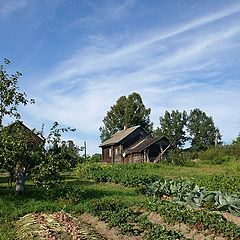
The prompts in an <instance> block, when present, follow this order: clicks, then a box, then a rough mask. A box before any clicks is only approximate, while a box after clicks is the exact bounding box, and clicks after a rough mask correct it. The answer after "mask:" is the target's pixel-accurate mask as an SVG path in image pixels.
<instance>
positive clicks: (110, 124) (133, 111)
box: [99, 92, 153, 141]
mask: <svg viewBox="0 0 240 240" xmlns="http://www.w3.org/2000/svg"><path fill="white" fill-rule="evenodd" d="M150 113H151V109H150V108H146V107H145V105H144V104H143V101H142V98H141V96H140V95H139V94H138V93H136V92H133V93H132V94H130V95H129V96H128V97H126V96H121V97H120V98H119V99H118V100H117V102H116V104H115V105H113V106H111V108H110V110H109V111H108V112H107V115H106V116H105V117H104V119H103V126H102V127H100V129H99V130H100V133H101V135H100V138H101V140H102V141H105V140H107V139H109V138H110V137H111V135H112V134H114V133H116V132H117V131H119V130H122V129H123V128H124V126H127V127H133V126H136V125H140V126H142V127H143V128H145V129H146V130H147V131H149V132H151V131H152V127H153V123H151V121H150Z"/></svg>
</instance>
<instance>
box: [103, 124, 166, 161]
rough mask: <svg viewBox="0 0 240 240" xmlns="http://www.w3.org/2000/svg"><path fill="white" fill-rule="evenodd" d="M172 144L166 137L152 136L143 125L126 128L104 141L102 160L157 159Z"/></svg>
mask: <svg viewBox="0 0 240 240" xmlns="http://www.w3.org/2000/svg"><path fill="white" fill-rule="evenodd" d="M169 144H170V142H169V141H168V139H167V138H166V137H161V138H158V139H155V138H152V137H151V136H150V134H149V133H148V132H147V131H146V130H145V129H144V128H142V127H141V126H134V127H131V128H126V129H124V130H122V131H119V132H117V133H115V134H113V135H112V137H111V138H110V139H108V140H106V141H104V142H103V143H102V144H101V145H100V147H101V148H102V162H107V163H137V162H138V163H143V162H153V161H156V160H157V159H158V158H159V157H160V155H161V153H162V152H163V151H164V149H166V148H167V146H168V145H169Z"/></svg>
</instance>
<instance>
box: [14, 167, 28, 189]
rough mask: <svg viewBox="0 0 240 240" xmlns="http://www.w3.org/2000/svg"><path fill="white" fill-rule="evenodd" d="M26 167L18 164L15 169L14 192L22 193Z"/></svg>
mask: <svg viewBox="0 0 240 240" xmlns="http://www.w3.org/2000/svg"><path fill="white" fill-rule="evenodd" d="M25 180H26V167H25V166H24V165H19V166H18V167H17V170H16V192H17V193H23V192H24V191H25Z"/></svg>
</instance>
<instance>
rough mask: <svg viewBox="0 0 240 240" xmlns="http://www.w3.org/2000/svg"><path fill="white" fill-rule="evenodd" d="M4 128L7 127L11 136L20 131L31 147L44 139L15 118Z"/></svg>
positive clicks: (41, 142)
mask: <svg viewBox="0 0 240 240" xmlns="http://www.w3.org/2000/svg"><path fill="white" fill-rule="evenodd" d="M5 129H7V131H8V134H10V135H13V136H14V135H16V134H18V133H21V134H22V136H24V137H25V138H26V139H27V141H28V142H29V145H31V146H32V147H35V146H37V145H40V144H43V143H44V140H43V139H42V138H41V137H40V136H38V135H37V134H36V133H34V131H32V130H31V129H29V128H28V127H27V126H26V125H25V124H24V123H23V122H22V121H19V120H17V121H15V122H13V123H12V124H10V125H8V126H6V127H5Z"/></svg>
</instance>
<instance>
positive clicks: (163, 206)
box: [146, 201, 240, 239]
mask: <svg viewBox="0 0 240 240" xmlns="http://www.w3.org/2000/svg"><path fill="white" fill-rule="evenodd" d="M146 207H147V208H148V209H149V210H151V211H154V212H157V213H159V214H160V215H161V216H163V217H164V219H165V221H166V222H167V223H172V224H175V223H176V222H180V223H181V222H182V223H185V224H188V225H191V226H193V227H195V228H196V229H197V230H206V229H209V230H210V231H211V232H215V233H218V234H223V235H224V237H226V238H227V239H239V237H240V228H239V227H238V226H237V225H235V224H233V223H231V222H228V221H227V220H226V219H225V218H224V217H223V216H222V215H221V214H218V213H215V212H209V211H207V210H201V211H200V210H194V209H191V208H189V207H187V206H185V205H181V204H178V203H176V202H170V201H152V202H149V203H148V204H147V205H146Z"/></svg>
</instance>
